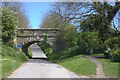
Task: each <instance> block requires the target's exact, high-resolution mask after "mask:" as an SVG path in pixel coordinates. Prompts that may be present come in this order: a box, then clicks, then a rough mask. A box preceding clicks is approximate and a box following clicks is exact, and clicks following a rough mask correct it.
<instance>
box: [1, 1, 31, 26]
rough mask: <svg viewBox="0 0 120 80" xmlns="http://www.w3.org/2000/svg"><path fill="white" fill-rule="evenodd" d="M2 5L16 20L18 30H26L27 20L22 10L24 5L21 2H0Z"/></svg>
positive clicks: (24, 11)
mask: <svg viewBox="0 0 120 80" xmlns="http://www.w3.org/2000/svg"><path fill="white" fill-rule="evenodd" d="M2 5H3V6H5V7H6V8H8V9H9V10H10V11H11V12H12V13H15V14H14V16H15V17H16V18H17V20H18V27H19V28H28V27H29V20H28V17H27V16H26V14H25V13H26V10H25V9H24V4H23V3H22V2H2Z"/></svg>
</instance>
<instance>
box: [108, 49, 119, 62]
mask: <svg viewBox="0 0 120 80" xmlns="http://www.w3.org/2000/svg"><path fill="white" fill-rule="evenodd" d="M110 56H111V60H112V61H115V62H120V48H118V49H116V50H113V51H112V52H111V53H110Z"/></svg>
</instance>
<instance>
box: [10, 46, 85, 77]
mask: <svg viewBox="0 0 120 80" xmlns="http://www.w3.org/2000/svg"><path fill="white" fill-rule="evenodd" d="M31 50H32V53H33V58H36V57H37V58H44V57H45V58H46V56H45V54H44V53H43V51H42V50H41V49H40V48H39V46H37V44H33V45H32V46H31ZM8 78H80V76H78V75H76V74H74V73H73V72H70V71H68V70H66V69H65V68H63V67H61V66H60V65H57V64H54V63H51V62H49V61H46V60H42V59H30V60H29V61H27V62H26V63H24V64H23V65H22V66H21V67H20V68H18V69H17V70H16V71H15V72H14V73H13V74H12V75H10V76H9V77H8ZM81 78H85V77H84V76H81Z"/></svg>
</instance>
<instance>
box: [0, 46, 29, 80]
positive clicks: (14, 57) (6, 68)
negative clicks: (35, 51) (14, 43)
mask: <svg viewBox="0 0 120 80" xmlns="http://www.w3.org/2000/svg"><path fill="white" fill-rule="evenodd" d="M27 60H28V58H27V56H26V55H25V54H24V53H23V52H21V51H19V50H18V49H16V48H12V47H9V46H8V45H2V60H0V61H2V78H5V77H7V76H8V75H10V74H11V73H12V72H13V71H14V70H15V69H17V68H18V67H19V66H20V65H21V64H22V63H23V62H25V61H27Z"/></svg>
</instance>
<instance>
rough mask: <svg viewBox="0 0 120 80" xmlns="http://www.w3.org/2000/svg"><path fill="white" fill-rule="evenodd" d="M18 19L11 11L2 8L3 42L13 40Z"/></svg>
mask: <svg viewBox="0 0 120 80" xmlns="http://www.w3.org/2000/svg"><path fill="white" fill-rule="evenodd" d="M16 27H17V20H16V18H15V16H14V15H13V14H12V13H11V11H10V10H9V9H7V8H5V7H3V9H2V40H3V43H6V42H9V41H12V40H13V38H14V36H15V34H16V30H15V29H16Z"/></svg>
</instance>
